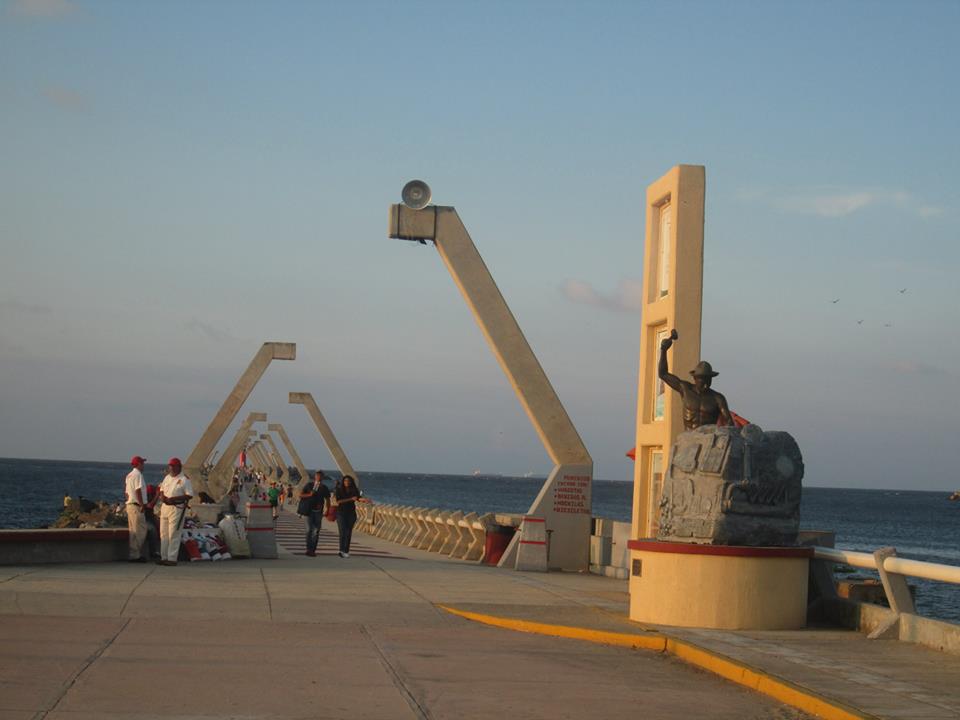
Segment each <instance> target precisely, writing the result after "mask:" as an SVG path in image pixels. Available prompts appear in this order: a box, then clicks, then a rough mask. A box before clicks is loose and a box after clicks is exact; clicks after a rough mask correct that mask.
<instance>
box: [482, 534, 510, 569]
mask: <svg viewBox="0 0 960 720" xmlns="http://www.w3.org/2000/svg"><path fill="white" fill-rule="evenodd" d="M516 531H517V529H516V528H515V527H511V526H509V525H494V526H493V527H492V528H490V529H488V530H487V535H486V542H485V543H484V547H483V563H484V564H485V565H496V564H497V563H498V562H500V558H501V557H503V553H504V552H505V551H506V549H507V545H509V544H510V541H511V540H512V539H513V534H514V533H515V532H516Z"/></svg>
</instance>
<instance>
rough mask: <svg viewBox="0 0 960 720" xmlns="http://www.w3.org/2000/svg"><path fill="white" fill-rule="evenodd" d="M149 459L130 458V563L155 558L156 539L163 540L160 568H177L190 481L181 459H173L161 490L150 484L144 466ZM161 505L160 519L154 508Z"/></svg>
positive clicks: (127, 493)
mask: <svg viewBox="0 0 960 720" xmlns="http://www.w3.org/2000/svg"><path fill="white" fill-rule="evenodd" d="M146 461H147V459H146V458H144V457H141V456H139V455H134V456H133V457H132V458H130V465H131V467H132V469H131V470H130V472H129V473H127V477H126V480H125V487H124V494H125V497H126V510H127V527H128V528H129V530H130V547H129V561H130V562H137V563H145V562H147V561H148V559H149V558H148V555H153V554H154V553H153V550H154V549H155V545H154V543H155V540H154V539H153V538H154V537H155V536H154V535H153V533H157V534H158V535H159V538H160V543H159V544H160V547H159V557H157V564H158V565H168V566H169V565H176V564H177V556H178V555H179V554H180V529H181V527H183V518H184V515H185V514H186V509H187V503H188V502H190V499H191V498H192V497H193V494H194V493H193V485H192V484H191V482H190V478H188V477H187V476H186V475H184V474H183V464H182V463H181V462H180V458H175V457H173V458H170V460H169V461H168V462H167V474H166V475H165V476H164V478H163V482H161V483H160V486H159V487H158V488H155V489H153V486H151V485H147V483H146V482H145V480H144V478H143V466H144V463H146ZM158 503H159V504H160V513H159V518H158V517H157V513H156V512H155V511H154V508H155V507H156V505H157V504H158Z"/></svg>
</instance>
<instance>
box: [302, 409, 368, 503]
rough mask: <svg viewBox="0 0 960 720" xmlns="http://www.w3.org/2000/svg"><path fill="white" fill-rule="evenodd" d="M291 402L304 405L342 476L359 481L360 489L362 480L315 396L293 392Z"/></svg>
mask: <svg viewBox="0 0 960 720" xmlns="http://www.w3.org/2000/svg"><path fill="white" fill-rule="evenodd" d="M290 402H291V403H292V404H294V405H303V406H304V407H305V408H306V409H307V412H308V413H309V414H310V417H311V418H312V419H313V424H314V425H316V426H317V430H319V431H320V437H322V438H323V442H324V443H326V446H327V449H328V450H329V451H330V454H331V455H332V456H333V461H334V462H335V463H336V464H337V469H338V470H339V471H340V474H341V475H350V476H351V477H352V478H353V479H354V480H356V481H357V487H358V488H359V487H360V478H359V477H357V472H356V471H355V470H354V469H353V465H351V464H350V461H349V460H348V459H347V454H346V453H345V452H344V451H343V448H342V447H340V443H339V442H337V438H336V436H335V435H334V434H333V430H331V429H330V425H329V424H327V420H326V418H324V417H323V413H321V412H320V408H319V407H317V401H316V400H314V399H313V395H311V394H310V393H305V392H292V393H290Z"/></svg>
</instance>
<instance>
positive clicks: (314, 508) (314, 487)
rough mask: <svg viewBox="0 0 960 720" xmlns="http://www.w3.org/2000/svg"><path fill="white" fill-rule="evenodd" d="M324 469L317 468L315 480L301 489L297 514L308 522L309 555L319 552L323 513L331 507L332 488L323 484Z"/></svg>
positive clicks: (312, 555)
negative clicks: (318, 542) (318, 545)
mask: <svg viewBox="0 0 960 720" xmlns="http://www.w3.org/2000/svg"><path fill="white" fill-rule="evenodd" d="M323 478H324V475H323V471H322V470H317V472H316V474H315V475H314V480H313V481H312V482H308V483H307V484H306V485H304V486H303V489H302V490H301V491H300V502H299V503H298V505H297V514H298V515H301V516H303V519H304V522H305V523H306V524H307V556H308V557H314V556H316V554H317V541H318V540H319V539H320V525H321V524H322V522H323V515H324V513H326V512H327V510H328V509H329V508H330V489H329V488H328V487H327V486H326V485H324V484H323Z"/></svg>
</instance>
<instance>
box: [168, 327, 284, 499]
mask: <svg viewBox="0 0 960 720" xmlns="http://www.w3.org/2000/svg"><path fill="white" fill-rule="evenodd" d="M296 357H297V346H296V344H295V343H281V342H265V343H264V344H263V345H262V346H261V347H260V350H259V351H257V354H256V355H254V356H253V360H251V361H250V364H249V365H248V366H247V369H246V370H245V371H244V373H243V375H241V376H240V379H239V380H237V384H236V385H234V386H233V391H232V392H231V393H230V394H229V395H228V396H227V399H226V400H224V401H223V405H221V406H220V410H219V411H218V412H217V414H216V415H214V416H213V420H211V421H210V424H209V425H208V426H207V429H206V430H205V431H204V433H203V435H201V436H200V440H198V441H197V445H196V447H194V448H193V451H192V452H191V453H190V455H189V456H187V461H186V462H185V463H184V464H183V471H184V472H185V473H186V474H187V475H189V476H190V477H191V478H192V479H194V482H196V483H197V484H198V485H204V484H205V483H203V481H202V475H201V473H200V467H201V465H202V463H203V461H204V460H206V459H207V457H209V455H210V453H211V452H213V448H214V447H215V446H216V444H217V443H218V442H220V438H222V437H223V434H224V433H225V432H226V431H227V428H228V427H230V423H231V422H233V418H234V417H236V415H237V413H238V412H239V411H240V408H241V407H242V406H243V403H245V402H246V400H247V398H248V397H249V396H250V392H251V391H252V390H253V388H254V387H255V386H256V384H257V383H258V382H259V381H260V378H261V377H263V373H264V372H265V371H266V369H267V366H268V365H269V364H270V363H271V362H272V361H273V360H294V359H296ZM206 485H207V492H208V493H209V494H210V495H211V496H213V497H215V498H218V499H219V497H223V496H222V494H221V495H220V496H219V497H218V496H217V495H216V494H215V493H213V492H211V491H212V490H213V489H214V488H213V487H212V486H210V485H209V483H206ZM227 487H228V488H229V485H228V486H227Z"/></svg>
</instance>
